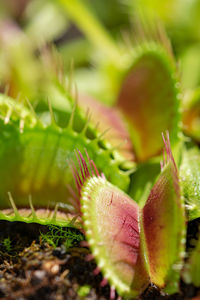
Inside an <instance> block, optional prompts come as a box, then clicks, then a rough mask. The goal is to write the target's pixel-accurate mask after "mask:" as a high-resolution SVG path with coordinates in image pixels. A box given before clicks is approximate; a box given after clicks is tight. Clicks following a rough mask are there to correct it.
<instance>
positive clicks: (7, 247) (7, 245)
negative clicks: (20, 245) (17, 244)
mask: <svg viewBox="0 0 200 300" xmlns="http://www.w3.org/2000/svg"><path fill="white" fill-rule="evenodd" d="M2 244H3V247H4V248H5V251H6V252H8V253H9V252H11V250H12V243H11V240H10V238H9V237H7V238H4V240H3V242H2Z"/></svg>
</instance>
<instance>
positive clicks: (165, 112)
mask: <svg viewBox="0 0 200 300" xmlns="http://www.w3.org/2000/svg"><path fill="white" fill-rule="evenodd" d="M135 51H136V56H135V59H134V61H133V65H132V67H131V68H130V70H129V71H128V72H127V74H125V76H124V80H123V84H122V87H121V90H120V93H119V97H118V101H117V106H118V107H119V108H120V109H121V110H122V111H123V112H124V115H125V117H126V119H127V120H128V125H129V129H130V134H131V138H132V143H133V147H134V150H135V154H136V157H137V159H138V160H139V161H144V160H146V159H148V158H150V157H152V156H155V155H157V154H159V153H160V152H161V149H162V145H163V144H162V138H161V133H162V132H165V131H166V130H169V131H170V134H171V141H172V143H173V144H174V142H176V140H177V132H178V123H179V113H178V109H179V101H178V90H177V81H176V79H175V68H174V65H173V63H172V59H171V57H170V55H169V54H167V52H166V51H165V50H164V49H163V48H162V47H161V46H159V45H156V44H154V43H150V44H145V45H144V46H141V47H140V48H139V49H138V51H137V50H135Z"/></svg>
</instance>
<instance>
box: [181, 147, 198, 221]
mask: <svg viewBox="0 0 200 300" xmlns="http://www.w3.org/2000/svg"><path fill="white" fill-rule="evenodd" d="M180 184H181V187H182V191H183V196H184V199H185V202H186V208H187V210H188V214H189V219H190V220H193V219H196V218H199V217H200V150H199V148H198V147H197V146H194V145H192V144H186V146H185V149H184V151H183V158H182V162H181V166H180Z"/></svg>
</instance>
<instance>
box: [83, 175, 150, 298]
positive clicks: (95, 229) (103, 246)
mask: <svg viewBox="0 0 200 300" xmlns="http://www.w3.org/2000/svg"><path fill="white" fill-rule="evenodd" d="M81 210H82V217H83V220H84V222H83V224H84V229H85V234H86V237H87V239H88V242H89V245H90V246H91V249H92V253H93V255H94V256H95V259H96V261H97V265H98V266H99V268H100V269H101V271H102V272H103V275H104V276H105V278H107V279H108V281H109V282H110V284H111V286H114V287H115V288H116V290H117V291H118V292H119V293H120V294H123V295H127V296H131V295H132V296H133V295H136V294H137V293H138V292H139V291H140V290H141V287H142V286H144V285H145V283H146V282H147V278H146V277H145V278H142V279H141V278H140V281H139V282H137V284H135V285H134V286H133V284H134V279H135V276H137V274H136V269H137V271H138V272H139V270H140V267H141V265H140V266H138V258H139V256H140V232H139V230H140V228H139V207H138V205H137V204H136V203H135V202H134V201H133V200H132V199H131V198H129V196H128V195H126V194H124V193H123V192H122V191H121V190H119V189H118V188H116V187H115V186H113V185H111V184H110V183H109V182H108V181H106V179H103V178H101V177H92V178H90V179H88V180H87V181H86V182H85V183H84V185H83V188H82V191H81ZM138 283H139V284H138Z"/></svg>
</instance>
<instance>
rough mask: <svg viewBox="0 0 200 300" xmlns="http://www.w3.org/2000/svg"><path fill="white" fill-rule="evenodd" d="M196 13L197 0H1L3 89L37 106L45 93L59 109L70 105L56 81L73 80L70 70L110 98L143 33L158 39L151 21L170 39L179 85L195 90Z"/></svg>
mask: <svg viewBox="0 0 200 300" xmlns="http://www.w3.org/2000/svg"><path fill="white" fill-rule="evenodd" d="M199 19H200V1H199V0H190V1H188V0H168V1H159V0H152V1H148V0H109V1H106V0H73V1H70V0H57V1H55V0H54V1H53V0H18V1H16V0H1V2H0V89H1V91H2V92H3V91H6V92H7V93H8V94H9V95H10V96H12V97H16V98H17V97H18V98H19V97H27V98H29V100H30V101H32V102H33V103H35V106H36V107H37V105H38V103H40V109H41V102H40V100H43V99H44V98H46V97H47V96H49V95H50V97H51V98H53V99H55V98H56V99H57V101H54V100H52V102H53V105H54V106H55V107H57V109H59V108H61V107H62V108H63V107H64V109H67V104H66V101H64V100H63V98H62V92H61V90H60V89H62V87H60V89H59V88H58V86H59V82H62V83H63V82H65V83H66V84H68V85H70V84H71V83H70V80H71V78H72V76H71V75H70V74H71V73H72V69H73V82H75V83H76V86H77V87H78V90H79V92H81V93H87V94H88V95H91V96H93V97H96V98H97V99H99V100H101V101H104V102H106V103H107V104H112V103H113V101H114V99H115V95H116V93H117V90H118V76H119V75H118V72H117V70H119V69H120V68H122V67H123V66H124V65H126V63H127V60H128V58H127V57H128V56H129V55H130V53H132V52H133V51H134V46H135V44H137V43H139V42H140V40H141V37H142V36H143V35H144V36H145V39H147V40H151V39H156V37H155V35H156V33H155V28H156V30H157V31H159V30H161V31H163V30H166V33H167V34H166V35H167V36H168V37H169V40H170V41H171V45H172V49H173V53H174V55H175V57H176V61H177V63H178V65H179V72H180V78H181V83H182V89H183V91H184V92H185V91H187V90H189V89H194V88H196V87H198V86H199V84H200V55H199V53H200V26H199ZM158 29H159V30H158ZM138 41H139V42H138ZM57 81H58V82H57ZM52 82H53V84H52ZM52 95H53V97H52Z"/></svg>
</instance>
